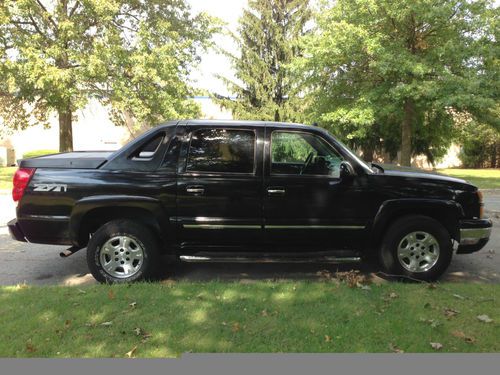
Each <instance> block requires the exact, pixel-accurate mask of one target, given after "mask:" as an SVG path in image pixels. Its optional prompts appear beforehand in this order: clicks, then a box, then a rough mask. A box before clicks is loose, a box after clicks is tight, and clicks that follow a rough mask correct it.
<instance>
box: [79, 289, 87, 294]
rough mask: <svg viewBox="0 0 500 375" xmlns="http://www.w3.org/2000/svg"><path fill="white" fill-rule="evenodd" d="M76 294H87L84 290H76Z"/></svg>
mask: <svg viewBox="0 0 500 375" xmlns="http://www.w3.org/2000/svg"><path fill="white" fill-rule="evenodd" d="M78 293H80V294H85V293H87V292H86V291H85V290H82V289H78Z"/></svg>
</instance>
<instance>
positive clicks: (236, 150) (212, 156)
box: [186, 128, 255, 173]
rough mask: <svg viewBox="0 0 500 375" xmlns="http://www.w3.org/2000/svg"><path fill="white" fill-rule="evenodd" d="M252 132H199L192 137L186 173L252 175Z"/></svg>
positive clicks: (211, 129)
mask: <svg viewBox="0 0 500 375" xmlns="http://www.w3.org/2000/svg"><path fill="white" fill-rule="evenodd" d="M254 159H255V132H254V131H253V130H243V129H223V128H210V129H199V130H196V131H194V132H193V134H192V135H191V143H190V146H189V152H188V159H187V164H186V171H187V172H216V173H253V172H254Z"/></svg>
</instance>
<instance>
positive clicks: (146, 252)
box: [87, 220, 159, 283]
mask: <svg viewBox="0 0 500 375" xmlns="http://www.w3.org/2000/svg"><path fill="white" fill-rule="evenodd" d="M87 264H88V267H89V269H90V272H91V273H92V275H93V276H94V277H95V278H96V280H97V281H99V282H101V283H127V282H134V281H140V280H149V279H152V278H154V277H155V276H156V275H157V269H158V264H159V244H158V240H157V237H156V236H155V234H154V233H153V232H152V231H151V230H150V229H149V228H148V227H146V226H144V225H142V224H140V223H137V222H134V221H131V220H114V221H110V222H108V223H106V224H104V225H103V226H102V227H101V228H99V229H98V230H97V231H96V232H95V233H94V235H93V236H92V237H91V239H90V241H89V244H88V246H87Z"/></svg>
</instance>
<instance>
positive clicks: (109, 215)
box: [78, 207, 161, 246]
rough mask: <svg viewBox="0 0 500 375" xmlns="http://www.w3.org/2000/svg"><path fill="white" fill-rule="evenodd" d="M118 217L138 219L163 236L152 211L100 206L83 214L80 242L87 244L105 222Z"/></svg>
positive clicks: (83, 244)
mask: <svg viewBox="0 0 500 375" xmlns="http://www.w3.org/2000/svg"><path fill="white" fill-rule="evenodd" d="M117 219H129V220H133V221H138V222H140V223H142V224H144V225H146V226H147V227H148V228H150V229H152V230H153V232H154V233H156V234H157V235H158V238H161V229H160V224H159V223H158V221H157V220H156V218H155V217H154V216H153V214H152V213H151V212H149V211H148V210H145V209H143V208H137V207H100V208H95V209H93V210H90V211H89V212H87V213H86V214H85V216H83V218H82V220H81V225H80V229H79V232H78V242H79V244H80V245H82V246H86V245H87V243H88V241H89V238H90V236H91V235H92V233H95V232H96V231H97V230H98V229H99V228H100V227H102V226H103V225H104V224H106V223H108V222H110V221H112V220H117Z"/></svg>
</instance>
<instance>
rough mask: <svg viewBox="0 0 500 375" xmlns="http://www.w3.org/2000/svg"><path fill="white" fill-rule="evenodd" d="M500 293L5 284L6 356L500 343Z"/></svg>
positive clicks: (477, 288)
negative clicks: (485, 319) (488, 320)
mask: <svg viewBox="0 0 500 375" xmlns="http://www.w3.org/2000/svg"><path fill="white" fill-rule="evenodd" d="M499 292H500V286H498V285H484V284H438V285H437V287H436V288H429V287H428V286H427V285H421V284H407V283H405V284H400V283H387V284H383V285H370V287H369V288H365V289H362V288H358V287H352V288H351V287H349V286H348V285H346V284H344V283H338V282H335V281H325V282H309V281H294V282H290V281H286V282H256V283H252V284H242V283H237V282H219V281H212V282H208V283H201V282H178V283H172V284H168V285H164V284H161V283H158V284H135V285H117V286H104V285H95V286H88V287H84V288H73V287H26V286H23V287H2V288H0V301H1V304H0V316H2V327H1V328H2V329H1V330H0V356H1V357H126V356H128V355H127V353H130V351H131V350H132V349H133V348H136V349H135V350H134V351H133V354H132V355H133V356H137V357H172V356H178V355H181V354H182V353H185V352H251V353H255V352H307V353H310V352H391V351H399V350H402V351H405V352H433V351H435V349H433V348H432V347H431V345H430V343H431V342H438V343H440V344H442V345H443V348H442V349H440V351H443V352H498V351H500V342H499V341H498V337H500V330H499V322H500V311H499V310H500V308H499V303H498V296H499V295H500V294H499ZM457 296H458V297H457ZM480 315H486V316H487V317H489V318H490V319H492V322H490V323H486V322H484V321H481V320H479V319H478V318H477V316H480Z"/></svg>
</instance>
